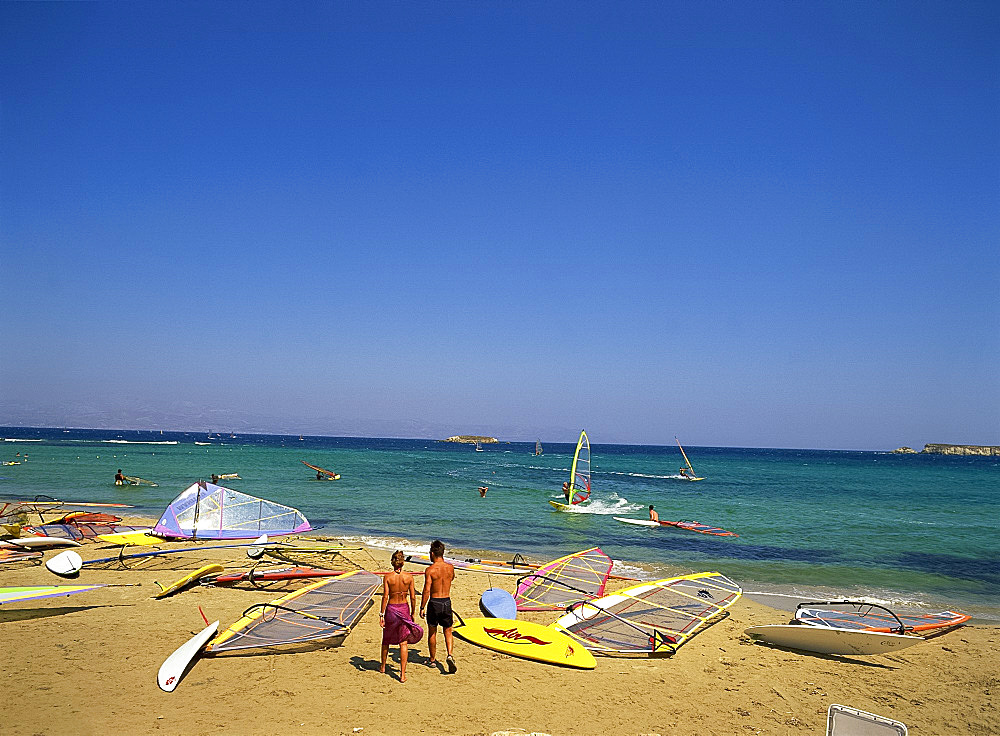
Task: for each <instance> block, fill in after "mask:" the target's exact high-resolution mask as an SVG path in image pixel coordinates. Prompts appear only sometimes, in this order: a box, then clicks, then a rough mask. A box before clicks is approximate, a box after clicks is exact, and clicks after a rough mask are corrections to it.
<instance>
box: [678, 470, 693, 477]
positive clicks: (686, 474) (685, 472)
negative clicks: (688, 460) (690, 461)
mask: <svg viewBox="0 0 1000 736" xmlns="http://www.w3.org/2000/svg"><path fill="white" fill-rule="evenodd" d="M679 472H680V474H681V478H690V477H691V476H690V475H688V469H687V468H680V470H679Z"/></svg>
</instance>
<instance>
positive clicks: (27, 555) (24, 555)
mask: <svg viewBox="0 0 1000 736" xmlns="http://www.w3.org/2000/svg"><path fill="white" fill-rule="evenodd" d="M28 560H31V561H32V564H34V565H37V564H38V563H40V562H41V561H42V553H41V552H32V551H31V550H26V549H11V548H7V547H3V548H0V565H3V564H6V563H8V562H26V561H28Z"/></svg>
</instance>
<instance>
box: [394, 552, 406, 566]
mask: <svg viewBox="0 0 1000 736" xmlns="http://www.w3.org/2000/svg"><path fill="white" fill-rule="evenodd" d="M404 562H406V555H404V554H403V552H402V550H398V549H397V550H396V551H395V552H393V553H392V567H393V569H394V570H399V569H400V568H401V567H402V566H403V563H404Z"/></svg>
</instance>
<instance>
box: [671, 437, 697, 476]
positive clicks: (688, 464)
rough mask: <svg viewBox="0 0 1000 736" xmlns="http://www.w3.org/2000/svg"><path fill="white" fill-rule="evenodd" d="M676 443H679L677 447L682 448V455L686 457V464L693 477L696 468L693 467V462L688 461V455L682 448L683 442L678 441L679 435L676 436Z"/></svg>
mask: <svg viewBox="0 0 1000 736" xmlns="http://www.w3.org/2000/svg"><path fill="white" fill-rule="evenodd" d="M674 441H675V442H677V447H680V450H681V455H682V456H683V457H684V462H686V463H687V466H688V470H690V471H691V474H692V475H693V474H694V468H692V467H691V461H690V460H688V456H687V453H686V452H684V448H683V447H681V441H680V440H679V439H677V435H674Z"/></svg>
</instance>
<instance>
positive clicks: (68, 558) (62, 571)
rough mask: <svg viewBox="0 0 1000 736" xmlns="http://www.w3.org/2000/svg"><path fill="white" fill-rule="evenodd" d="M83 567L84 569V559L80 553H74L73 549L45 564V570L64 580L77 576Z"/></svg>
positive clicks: (61, 553)
mask: <svg viewBox="0 0 1000 736" xmlns="http://www.w3.org/2000/svg"><path fill="white" fill-rule="evenodd" d="M81 567H83V558H81V557H80V554H79V553H78V552H74V551H73V550H71V549H68V550H66V551H65V552H60V553H59V554H57V555H56V556H55V557H53V558H52V559H50V560H48V561H47V562H46V563H45V568H46V569H47V570H48V571H49V572H51V573H55V574H56V575H59V576H61V577H64V578H68V577H73V576H75V575H77V574H78V573H79V572H80V568H81Z"/></svg>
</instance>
